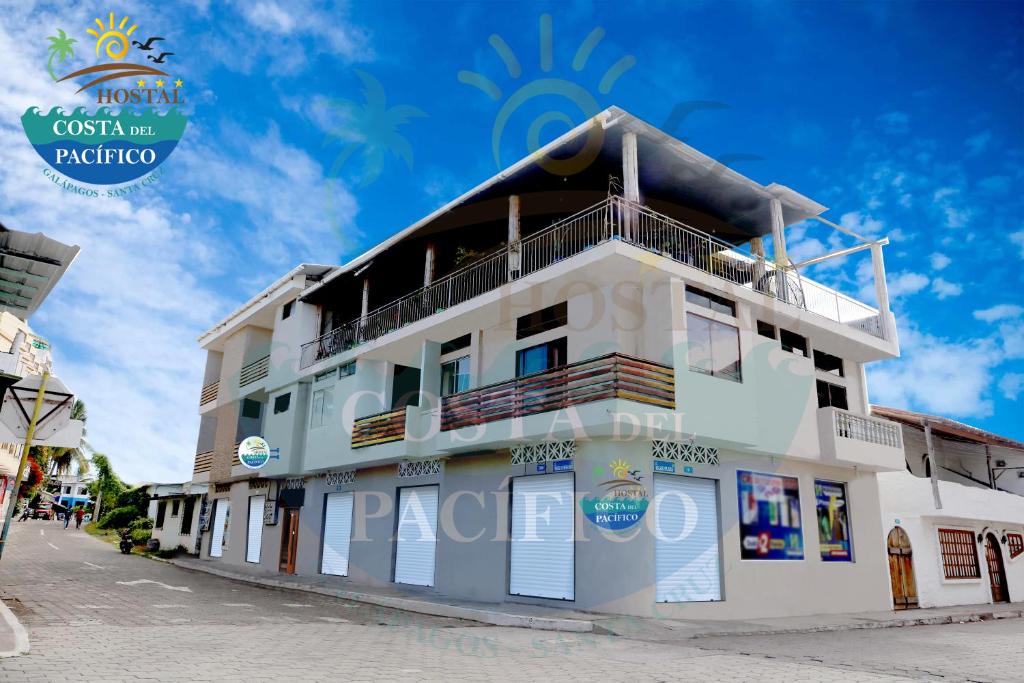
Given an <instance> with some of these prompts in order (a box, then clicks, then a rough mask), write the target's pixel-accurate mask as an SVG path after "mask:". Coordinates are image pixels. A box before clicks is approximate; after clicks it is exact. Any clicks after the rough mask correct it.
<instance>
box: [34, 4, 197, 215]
mask: <svg viewBox="0 0 1024 683" xmlns="http://www.w3.org/2000/svg"><path fill="white" fill-rule="evenodd" d="M138 29H139V27H138V25H137V24H134V23H132V22H131V21H130V20H129V18H128V17H124V18H122V19H120V20H119V19H118V18H117V17H115V15H114V13H113V12H110V14H109V15H108V17H107V19H106V22H104V21H103V20H102V19H99V18H97V19H96V20H95V26H94V27H90V28H88V29H86V30H85V31H84V34H86V35H87V36H88V38H84V37H83V40H82V43H83V44H90V43H92V44H94V47H95V50H94V52H95V60H96V62H97V63H95V64H92V65H91V66H86V67H84V68H81V69H77V70H75V71H72V72H71V73H69V74H67V75H65V76H59V75H58V74H57V72H56V71H55V70H54V69H55V67H59V66H60V64H62V63H64V62H65V61H67V60H68V59H72V58H74V57H76V54H75V45H76V44H77V43H79V41H78V39H76V38H73V37H71V36H69V35H67V34H66V33H65V32H64V31H63V29H58V30H57V35H55V36H49V38H48V40H49V52H48V59H47V62H46V70H47V72H48V73H49V74H50V77H51V78H52V79H53V81H54V82H55V83H57V85H58V87H63V88H68V86H69V84H74V85H79V86H80V87H79V88H78V90H77V91H75V95H78V94H79V93H83V92H85V93H86V94H87V95H88V96H89V98H90V100H92V102H93V103H95V105H96V106H97V108H96V110H95V111H94V112H93V113H89V111H88V108H87V107H84V106H80V107H77V108H75V110H74V111H73V112H71V113H70V114H69V113H67V112H65V111H64V110H63V109H61V108H60V107H52V108H50V110H49V112H48V113H46V114H44V113H43V112H42V111H40V109H39V108H38V107H30V108H29V110H28V111H26V112H25V114H24V115H23V116H22V117H21V122H22V125H23V126H24V128H25V134H26V135H27V136H28V139H29V142H31V143H32V146H33V147H35V150H36V152H38V153H39V156H41V157H42V158H43V159H44V160H45V161H46V163H47V164H49V168H47V169H45V170H44V173H45V174H46V176H47V177H48V178H49V179H50V180H52V181H53V182H54V183H56V184H58V185H60V186H61V187H63V188H64V189H67V190H71V191H73V192H77V193H78V194H82V195H87V196H92V197H97V196H100V195H101V194H102V195H103V196H114V197H116V196H121V195H124V194H127V193H129V192H133V191H135V190H138V189H139V188H140V187H142V186H144V185H147V184H149V183H151V182H153V181H154V180H155V179H156V178H157V177H158V176H159V173H154V171H155V169H156V168H157V167H158V166H160V164H162V163H163V162H164V160H165V159H167V157H168V156H169V155H170V153H171V152H172V151H173V150H174V147H175V145H177V144H178V140H180V139H181V136H182V135H183V134H184V132H185V126H186V124H187V123H188V120H187V118H186V117H185V115H184V114H183V113H182V112H181V111H179V109H178V107H180V106H181V105H183V104H184V103H185V97H184V95H183V91H182V86H183V81H182V79H181V77H180V75H178V74H176V73H173V72H172V65H173V63H174V62H173V60H174V57H175V53H174V52H172V51H171V48H170V47H169V46H168V45H167V44H166V40H165V38H164V37H163V36H159V35H152V36H148V37H144V35H145V34H143V33H142V32H141V31H139V30H138ZM90 52H92V51H87V52H86V53H87V54H88V56H89V58H92V54H90ZM115 110H116V111H115ZM136 181H137V182H136ZM77 183H82V185H79V184H77ZM125 184H128V185H125ZM96 185H98V186H110V185H121V186H123V187H117V188H109V187H99V188H96V187H90V186H96Z"/></svg>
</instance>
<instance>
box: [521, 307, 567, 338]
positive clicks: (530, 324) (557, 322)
mask: <svg viewBox="0 0 1024 683" xmlns="http://www.w3.org/2000/svg"><path fill="white" fill-rule="evenodd" d="M568 322H569V306H568V305H567V304H566V302H564V301H563V302H562V303H560V304H555V305H554V306H548V307H547V308H542V309H540V310H539V311H534V312H533V313H530V314H528V315H524V316H520V317H519V318H518V319H517V320H516V339H525V338H526V337H532V336H533V335H535V334H540V333H541V332H547V331H548V330H553V329H555V328H556V327H561V326H562V325H565V324H567V323H568Z"/></svg>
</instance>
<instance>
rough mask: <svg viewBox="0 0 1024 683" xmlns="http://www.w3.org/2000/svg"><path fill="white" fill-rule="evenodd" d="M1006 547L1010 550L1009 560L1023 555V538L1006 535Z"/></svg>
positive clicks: (1016, 535)
mask: <svg viewBox="0 0 1024 683" xmlns="http://www.w3.org/2000/svg"><path fill="white" fill-rule="evenodd" d="M1006 547H1007V548H1009V550H1010V558H1011V559H1012V558H1014V557H1017V556H1019V555H1024V536H1022V535H1021V534H1006Z"/></svg>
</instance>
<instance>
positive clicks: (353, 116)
mask: <svg viewBox="0 0 1024 683" xmlns="http://www.w3.org/2000/svg"><path fill="white" fill-rule="evenodd" d="M355 73H356V76H358V77H359V80H361V81H362V82H363V100H364V102H363V104H361V105H360V104H356V103H355V102H353V101H351V100H347V99H332V100H329V101H328V106H329V107H330V108H331V109H333V110H335V112H336V113H337V114H339V116H340V119H341V123H340V124H338V125H336V126H334V127H333V128H332V129H331V130H330V131H329V132H328V134H327V138H326V139H325V140H324V145H325V146H326V145H331V144H340V145H341V146H342V149H341V151H340V152H339V153H338V156H337V157H335V159H334V163H333V164H332V165H331V168H330V172H329V174H328V177H330V178H337V174H338V171H339V170H340V169H341V167H342V166H343V165H344V164H345V162H346V161H348V159H349V157H351V156H352V155H353V154H355V153H356V152H357V151H361V155H362V158H363V169H362V177H361V178H360V181H359V187H365V186H367V185H369V184H370V183H372V182H374V181H375V180H377V178H379V177H380V174H381V172H382V171H383V169H384V159H385V154H386V153H391V154H393V155H394V156H396V157H399V158H401V159H402V160H403V161H405V165H406V166H408V167H409V169H410V170H411V169H412V145H410V144H409V141H408V140H407V139H406V138H405V137H404V136H403V135H402V134H401V133H399V131H398V129H399V128H400V127H402V126H404V125H405V124H407V123H408V122H409V120H410V119H412V118H415V117H425V116H426V115H427V114H426V113H425V112H424V111H423V110H421V109H419V108H418V107H414V106H412V105H409V104H400V105H397V106H394V107H388V106H387V95H386V94H385V93H384V86H382V85H381V84H380V81H378V80H377V79H376V78H374V77H373V76H371V75H370V74H368V73H366V72H365V71H361V70H359V69H356V70H355Z"/></svg>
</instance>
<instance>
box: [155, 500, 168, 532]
mask: <svg viewBox="0 0 1024 683" xmlns="http://www.w3.org/2000/svg"><path fill="white" fill-rule="evenodd" d="M166 515H167V501H166V500H162V501H160V503H159V504H158V505H157V506H156V524H155V525H154V526H155V527H156V528H157V529H163V528H164V517H165V516H166Z"/></svg>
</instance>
